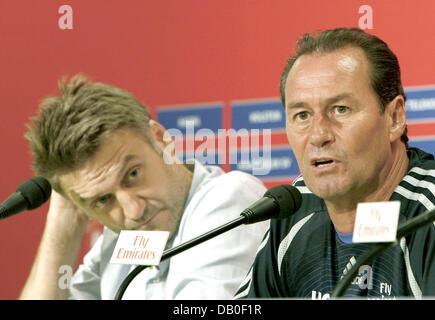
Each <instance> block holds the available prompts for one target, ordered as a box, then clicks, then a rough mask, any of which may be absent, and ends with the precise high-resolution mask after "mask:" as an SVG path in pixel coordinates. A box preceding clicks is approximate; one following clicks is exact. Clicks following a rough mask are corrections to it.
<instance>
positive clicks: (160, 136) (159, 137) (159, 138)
mask: <svg viewBox="0 0 435 320" xmlns="http://www.w3.org/2000/svg"><path fill="white" fill-rule="evenodd" d="M149 128H150V134H151V139H152V141H153V142H154V144H155V145H156V146H158V147H159V149H161V150H163V149H164V148H165V147H167V146H168V145H169V144H170V143H171V142H172V138H171V136H170V135H169V134H168V132H167V131H166V129H165V127H164V126H163V125H161V124H160V123H158V122H157V121H154V120H150V121H149Z"/></svg>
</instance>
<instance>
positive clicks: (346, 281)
mask: <svg viewBox="0 0 435 320" xmlns="http://www.w3.org/2000/svg"><path fill="white" fill-rule="evenodd" d="M433 220H435V209H433V210H430V211H426V212H424V213H423V214H420V215H418V216H416V217H414V218H412V219H409V220H408V221H405V222H404V223H402V224H401V225H400V226H399V227H398V229H397V234H396V241H394V242H386V243H376V244H374V245H373V246H372V247H370V249H368V250H367V251H366V252H364V254H362V255H361V256H360V257H358V259H356V263H355V264H354V265H353V266H352V268H351V269H350V270H349V272H348V273H346V274H345V275H344V276H343V278H342V279H341V280H340V281H339V282H338V284H337V286H336V287H335V288H334V291H333V292H332V294H331V299H334V298H337V297H342V296H343V295H344V292H345V291H346V289H347V288H348V287H349V285H350V283H351V282H352V280H353V279H354V278H355V276H356V275H357V273H358V270H359V268H360V267H361V266H362V265H363V264H367V263H371V262H372V260H373V259H374V258H375V257H377V256H378V255H379V254H381V252H382V251H384V250H385V249H387V248H389V247H392V246H394V245H396V244H397V243H398V242H399V241H400V239H402V238H403V237H406V236H408V235H410V234H411V233H414V232H415V231H416V230H417V229H419V228H421V227H423V226H425V225H427V224H429V223H431V222H432V221H433Z"/></svg>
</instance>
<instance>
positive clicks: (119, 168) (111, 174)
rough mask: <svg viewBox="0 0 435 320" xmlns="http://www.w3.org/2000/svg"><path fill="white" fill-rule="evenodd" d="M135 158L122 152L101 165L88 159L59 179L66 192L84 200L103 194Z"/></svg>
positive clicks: (136, 157)
mask: <svg viewBox="0 0 435 320" xmlns="http://www.w3.org/2000/svg"><path fill="white" fill-rule="evenodd" d="M136 159H138V155H136V154H123V155H121V156H120V157H114V158H113V161H112V162H109V163H106V165H105V166H102V167H98V166H95V165H94V164H93V163H92V161H89V162H88V164H84V165H83V166H82V167H81V168H78V169H76V170H73V171H71V172H69V173H67V174H64V175H62V176H60V178H59V180H60V183H61V186H62V188H63V189H64V190H65V192H66V193H67V194H69V195H70V196H73V197H74V198H76V199H79V200H83V201H85V200H87V199H89V198H95V197H97V196H99V195H101V194H103V193H104V192H105V190H107V189H108V188H109V187H110V186H111V185H112V184H113V183H115V182H116V179H118V178H120V175H121V174H122V173H123V172H124V171H125V169H126V168H127V166H128V165H129V164H130V163H131V162H132V161H134V160H136Z"/></svg>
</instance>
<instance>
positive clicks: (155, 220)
mask: <svg viewBox="0 0 435 320" xmlns="http://www.w3.org/2000/svg"><path fill="white" fill-rule="evenodd" d="M59 88H60V91H61V93H60V95H59V96H55V97H49V98H46V99H45V100H43V102H42V104H41V106H40V111H39V114H38V115H37V116H36V117H35V118H33V119H32V123H31V125H29V131H28V133H27V134H26V137H27V138H28V140H29V141H30V144H31V150H32V154H33V161H34V162H33V167H34V169H35V172H36V173H37V174H38V175H41V176H43V177H45V178H47V179H48V180H49V181H50V183H51V185H52V186H53V189H54V190H53V192H52V197H51V200H50V207H49V211H48V214H47V221H46V225H45V230H44V233H43V236H42V240H41V244H40V246H39V249H38V252H37V255H36V259H35V262H34V265H33V267H32V269H31V272H30V276H29V278H28V280H27V282H26V284H25V287H24V289H23V291H22V294H21V299H65V298H72V299H113V298H114V297H115V294H116V292H117V290H118V288H119V287H120V285H121V283H122V281H123V280H124V279H125V278H126V276H127V275H128V274H129V272H131V271H132V269H134V267H135V266H131V265H118V264H111V263H110V258H111V256H112V253H113V250H114V248H115V245H116V241H117V239H118V234H119V233H120V231H121V230H145V231H151V230H160V231H168V232H169V240H168V243H167V248H170V247H173V246H176V245H179V244H181V243H184V242H186V241H188V240H191V239H192V238H194V237H196V236H199V235H200V234H203V233H205V232H208V231H210V230H211V229H213V228H216V227H218V226H221V225H223V224H224V223H227V222H228V221H231V220H233V219H235V218H237V217H239V216H240V213H241V212H242V211H243V210H244V209H245V208H246V207H248V206H250V205H251V204H252V203H253V202H255V201H256V200H258V199H259V198H260V197H261V196H262V195H263V194H264V191H265V187H264V186H263V184H262V183H261V181H260V180H258V179H257V178H255V177H253V176H251V175H249V174H246V173H242V172H237V171H233V172H230V173H224V172H223V171H222V169H221V168H219V167H216V166H204V165H202V164H201V163H199V162H197V161H195V163H194V165H192V164H184V163H181V162H180V161H179V159H176V155H175V148H173V143H174V142H173V140H172V139H171V137H170V136H169V134H167V132H166V130H165V128H164V127H163V126H162V125H161V124H159V123H158V122H156V121H154V120H152V119H150V117H149V114H148V112H147V110H146V108H144V107H143V106H142V105H141V104H140V103H139V102H138V101H137V100H136V98H135V97H134V96H133V95H131V94H130V93H128V92H126V91H124V90H121V89H119V88H117V87H114V86H111V85H107V84H104V83H92V82H90V81H89V80H88V79H86V78H85V77H83V76H81V75H76V76H74V77H73V78H72V79H70V81H69V82H68V81H67V80H66V79H65V80H63V81H61V82H60V86H59ZM89 218H92V219H95V220H96V221H98V222H101V223H102V224H103V225H104V226H105V227H104V231H103V235H102V236H101V237H100V238H99V239H98V240H97V242H96V244H95V245H94V246H93V247H92V249H91V250H90V251H89V253H87V254H86V256H85V258H84V261H83V264H81V265H80V266H79V268H78V270H77V272H76V273H75V275H74V277H73V279H72V281H71V286H70V287H69V288H67V289H64V288H63V287H62V286H60V285H59V280H60V279H59V277H60V276H61V274H60V273H59V271H60V270H61V268H64V267H65V266H69V267H70V268H74V267H75V265H76V263H77V258H78V253H79V249H80V244H81V241H82V238H83V234H84V233H85V231H86V226H87V223H88V219H89ZM266 228H267V223H266V222H262V223H258V224H253V225H249V226H241V227H239V228H237V229H235V230H231V231H229V232H227V233H225V234H223V235H220V236H219V237H216V238H214V239H211V240H209V241H207V242H206V243H202V244H200V245H198V246H197V247H195V248H192V249H190V250H188V251H186V252H183V253H181V254H179V255H176V256H174V257H172V258H171V259H169V260H165V261H163V262H162V263H161V264H160V265H159V266H158V267H155V268H146V269H145V270H143V271H142V272H141V273H140V274H138V275H137V277H136V278H135V279H134V281H132V282H131V283H130V285H129V286H128V288H127V290H126V291H125V293H124V296H123V298H125V299H227V298H231V297H232V296H233V295H234V292H235V290H236V289H237V286H238V285H239V283H240V281H241V280H242V279H243V276H244V275H245V273H246V271H247V270H248V268H249V266H250V264H251V263H252V260H253V257H254V255H255V251H256V249H257V247H258V245H259V243H260V241H261V237H262V235H263V234H264V232H265V230H266ZM62 270H63V269H62Z"/></svg>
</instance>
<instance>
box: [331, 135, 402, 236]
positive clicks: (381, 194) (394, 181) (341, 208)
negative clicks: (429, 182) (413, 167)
mask: <svg viewBox="0 0 435 320" xmlns="http://www.w3.org/2000/svg"><path fill="white" fill-rule="evenodd" d="M391 163H392V164H391V166H390V169H389V171H388V173H387V174H386V176H385V179H383V183H382V184H380V185H379V187H378V188H377V189H376V190H375V191H374V192H371V193H368V194H366V195H364V196H362V197H360V198H353V197H341V199H340V200H338V201H328V200H325V203H326V206H327V208H328V212H329V216H330V217H331V220H332V223H333V224H334V226H335V228H336V229H337V230H338V231H339V232H341V233H350V232H353V229H354V223H355V216H356V207H357V205H358V203H360V202H378V201H388V200H389V199H390V198H391V195H392V194H393V192H394V190H395V189H396V187H397V185H398V184H399V183H400V181H401V180H402V179H403V177H404V176H405V174H406V172H407V170H408V164H409V159H408V156H407V154H406V147H405V145H404V144H403V143H400V144H398V145H397V146H395V147H393V158H392V162H391Z"/></svg>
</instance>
